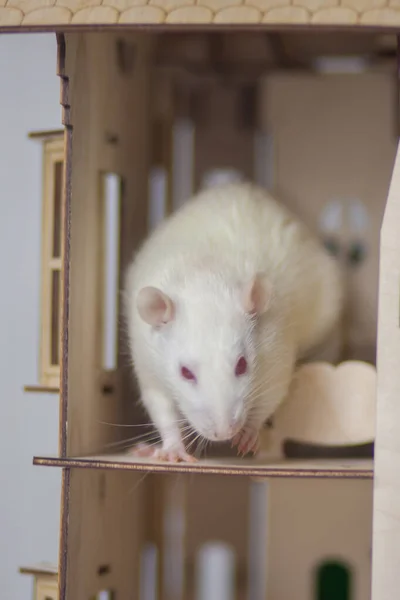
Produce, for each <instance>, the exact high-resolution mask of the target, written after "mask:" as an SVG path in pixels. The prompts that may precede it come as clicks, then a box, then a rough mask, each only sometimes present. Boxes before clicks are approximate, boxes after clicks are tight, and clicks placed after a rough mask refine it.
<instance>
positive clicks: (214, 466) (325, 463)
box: [33, 454, 373, 479]
mask: <svg viewBox="0 0 400 600" xmlns="http://www.w3.org/2000/svg"><path fill="white" fill-rule="evenodd" d="M33 462H34V464H35V465H42V466H54V467H73V468H87V469H109V470H115V469H117V470H122V471H125V470H127V471H141V472H148V473H202V474H204V475H207V474H210V475H247V476H248V477H260V478H268V477H329V478H350V479H356V478H359V477H360V478H364V479H372V477H373V463H372V461H371V460H368V459H342V460H333V459H331V460H330V459H321V460H300V459H298V460H297V459H296V460H282V461H274V462H267V461H265V462H262V458H258V459H236V460H234V459H230V458H223V459H209V460H200V461H198V462H197V463H162V462H153V461H149V460H146V459H139V458H135V459H133V458H132V457H130V456H128V455H127V454H110V455H95V456H80V457H79V456H77V457H74V458H59V457H51V456H36V457H35V458H34V461H33Z"/></svg>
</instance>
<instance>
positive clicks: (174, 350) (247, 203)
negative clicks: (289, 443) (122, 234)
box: [124, 183, 343, 461]
mask: <svg viewBox="0 0 400 600" xmlns="http://www.w3.org/2000/svg"><path fill="white" fill-rule="evenodd" d="M125 283H126V285H125V294H124V301H125V314H126V319H127V325H128V335H129V342H130V348H131V353H132V359H133V365H134V370H135V373H136V376H137V379H138V383H139V387H140V391H141V400H142V402H143V404H144V406H145V408H146V409H147V411H148V413H149V415H150V418H151V420H152V421H153V424H154V425H155V426H156V427H157V429H158V431H159V433H160V435H161V439H162V444H161V446H159V447H156V448H154V447H151V446H150V445H148V446H146V445H142V446H140V447H139V448H138V449H137V452H138V453H139V454H142V455H147V456H153V457H154V458H158V459H161V460H168V461H180V460H183V461H185V460H194V459H193V457H192V456H191V455H190V454H188V453H187V451H186V448H185V445H184V436H183V435H182V431H181V429H182V428H181V426H180V424H181V423H182V422H183V419H182V417H183V418H184V420H185V421H186V422H188V423H189V424H190V425H191V426H192V428H193V429H194V430H195V431H196V432H197V433H198V434H200V435H201V436H203V437H204V438H206V439H208V440H213V441H217V440H219V441H223V440H233V444H235V445H237V446H238V449H239V451H240V452H241V453H246V452H249V451H255V450H256V448H257V442H258V433H259V431H260V429H261V427H262V425H263V424H264V422H265V421H266V420H267V419H268V417H270V416H271V415H272V413H273V412H274V411H275V409H276V408H277V407H278V405H279V404H280V403H281V402H282V401H283V399H284V398H285V395H286V393H287V390H288V387H289V385H290V382H291V379H292V374H293V371H294V367H295V363H296V360H297V359H298V358H299V356H300V354H301V353H303V352H304V351H307V350H308V349H310V348H312V347H313V346H315V345H316V344H317V343H320V342H321V340H323V339H324V338H326V336H327V335H328V334H329V333H330V331H332V329H333V328H334V327H335V325H336V324H337V323H338V320H339V317H340V314H341V309H342V304H343V285H342V277H341V271H340V269H339V265H338V263H337V262H336V260H335V259H334V258H333V257H331V255H330V254H328V252H327V251H326V250H325V249H324V248H323V246H322V244H320V242H319V240H318V239H317V238H316V237H314V236H313V235H312V234H311V233H310V232H309V231H308V230H307V229H306V228H305V227H304V225H303V224H302V223H301V222H299V221H298V220H297V218H295V217H294V215H292V214H291V213H290V212H289V211H288V210H287V209H286V208H284V207H283V206H281V205H280V204H278V203H277V201H275V200H274V199H273V198H272V197H271V196H270V195H269V193H268V192H267V191H266V190H264V189H262V188H258V187H257V186H255V185H252V184H248V183H234V184H228V185H221V186H218V187H215V188H210V189H206V190H203V191H201V192H200V193H198V194H197V195H196V196H195V197H194V198H192V199H190V200H189V201H188V202H187V203H186V204H184V205H183V207H182V208H181V209H179V210H178V211H177V212H175V213H174V214H172V215H171V216H170V217H168V218H167V219H166V220H165V221H163V222H162V223H161V225H159V226H158V228H156V229H155V230H154V231H153V232H152V233H151V234H150V235H149V237H148V238H147V240H145V242H144V244H143V245H142V247H141V248H140V249H139V251H138V253H137V254H136V256H135V257H134V259H133V261H132V263H131V265H130V266H129V268H128V271H127V277H126V282H125Z"/></svg>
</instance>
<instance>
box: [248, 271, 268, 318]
mask: <svg viewBox="0 0 400 600" xmlns="http://www.w3.org/2000/svg"><path fill="white" fill-rule="evenodd" d="M271 298H272V286H271V283H270V282H269V280H268V279H267V278H266V277H265V275H263V274H262V273H258V274H257V275H256V276H255V277H253V279H252V280H251V281H250V282H249V283H247V284H246V285H245V286H244V288H243V291H242V302H243V306H244V309H245V311H246V312H247V313H249V314H256V315H261V314H263V313H265V311H266V310H267V309H268V307H269V305H270V302H271Z"/></svg>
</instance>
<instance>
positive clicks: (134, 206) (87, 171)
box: [60, 33, 150, 600]
mask: <svg viewBox="0 0 400 600" xmlns="http://www.w3.org/2000/svg"><path fill="white" fill-rule="evenodd" d="M122 37H123V36H122ZM128 37H129V40H130V41H133V42H134V43H135V45H136V50H137V55H136V61H135V69H134V71H133V73H132V74H130V76H129V77H127V76H126V74H125V73H121V72H120V71H119V69H118V67H117V63H116V57H117V53H116V51H115V48H116V44H117V41H118V40H119V39H120V38H121V36H117V35H115V34H105V35H97V34H95V33H92V34H88V35H80V34H70V35H67V36H66V52H67V56H66V60H65V74H64V76H63V81H65V82H66V83H68V95H67V96H65V95H62V101H63V103H64V104H65V105H66V106H67V108H68V114H67V117H68V119H67V121H68V127H67V130H68V131H69V132H70V133H71V135H70V137H69V138H68V143H69V144H70V146H68V148H69V149H70V151H71V161H69V162H68V168H69V169H70V170H69V173H70V174H71V188H70V196H69V198H70V201H71V206H70V214H69V213H68V214H67V216H66V218H65V223H67V222H68V218H69V216H70V240H71V247H70V256H69V259H70V260H69V261H67V265H66V270H65V273H68V270H69V273H68V277H67V275H65V280H64V281H65V292H66V293H67V294H68V295H67V298H68V300H66V302H65V303H64V308H65V309H67V312H66V313H65V314H64V321H63V325H64V342H65V343H66V344H67V346H66V348H67V352H64V356H63V360H64V370H65V379H63V380H62V383H63V384H64V387H63V392H64V394H63V398H64V404H63V408H64V412H63V416H62V427H64V428H65V427H66V422H67V421H68V436H67V440H66V442H67V447H66V452H67V453H69V454H75V453H77V452H78V453H80V452H93V451H94V450H95V449H96V448H97V449H100V448H104V447H106V446H107V444H108V443H109V442H111V441H116V440H118V439H120V438H121V436H122V435H123V433H122V431H119V429H118V428H116V427H114V428H112V427H107V426H105V425H104V422H109V423H121V422H122V419H123V414H124V411H125V404H127V405H128V404H129V405H130V404H131V403H132V402H133V398H132V392H131V391H130V392H127V393H124V392H123V387H121V385H120V382H121V381H122V380H123V379H124V377H119V376H118V373H113V374H112V377H111V380H112V381H113V385H112V386H111V393H105V390H104V380H105V378H106V379H108V378H109V377H110V374H109V373H107V374H104V373H103V371H102V351H101V349H102V347H103V339H102V333H103V323H102V320H101V315H102V298H103V296H102V288H101V281H102V265H101V264H100V257H101V254H102V253H101V250H102V244H103V229H102V224H103V221H102V214H101V202H100V198H99V191H100V190H99V180H100V173H101V172H109V173H117V174H119V175H121V177H122V178H123V179H124V184H125V185H124V198H123V203H124V204H123V209H122V212H123V215H122V216H123V218H122V223H123V232H122V238H123V239H124V240H126V243H125V245H123V244H122V248H121V256H122V265H126V262H127V260H128V256H129V258H130V257H131V253H132V251H133V248H134V247H135V245H136V244H137V243H138V242H139V241H140V239H141V238H142V236H143V234H144V232H145V225H146V216H147V214H146V213H147V207H146V186H147V172H148V170H147V160H148V152H147V150H146V143H147V138H146V135H147V118H146V106H147V103H148V102H147V96H146V94H147V78H148V68H147V66H148V53H149V49H150V45H149V44H150V40H149V39H148V38H146V39H145V38H143V37H141V36H128ZM69 105H70V109H69ZM64 120H65V119H64ZM127 123H128V126H127ZM111 141H112V143H111ZM67 193H68V192H67ZM66 204H67V202H66ZM126 371H127V370H126ZM67 374H68V378H67ZM128 376H130V373H128V372H126V375H125V380H128V379H131V377H128ZM82 393H84V394H85V398H86V400H85V403H81V402H79V400H78V398H79V397H81V394H82ZM121 429H122V428H121ZM64 466H65V467H66V469H65V470H64V475H65V480H67V479H69V480H70V481H69V485H68V486H67V485H66V486H65V487H64V491H63V499H64V503H63V519H62V525H63V530H62V536H61V544H60V600H87V598H90V597H94V596H95V595H96V594H97V592H98V591H99V590H101V589H113V590H114V592H115V593H116V595H117V596H119V595H120V596H121V597H129V596H130V595H132V594H133V595H134V596H136V592H135V590H136V591H137V586H138V576H139V573H138V568H139V564H140V561H139V553H140V546H141V543H142V540H143V524H142V521H141V519H140V516H139V511H140V508H141V506H142V502H143V498H142V492H143V489H144V488H143V485H141V483H140V481H141V479H142V477H143V476H142V475H140V474H135V473H131V474H128V473H116V472H114V473H112V472H110V471H108V472H101V471H92V472H90V473H89V472H87V471H85V472H84V471H75V470H74V471H70V470H69V469H68V465H67V464H66V463H65V465H64ZM136 488H137V489H136ZM104 565H106V566H107V569H105V570H104V569H103V568H102V566H104ZM83 571H84V572H85V577H82V576H81V575H82V572H83Z"/></svg>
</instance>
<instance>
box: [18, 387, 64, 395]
mask: <svg viewBox="0 0 400 600" xmlns="http://www.w3.org/2000/svg"><path fill="white" fill-rule="evenodd" d="M24 392H29V393H31V392H33V393H35V394H59V393H60V388H59V387H52V386H49V385H24Z"/></svg>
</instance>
